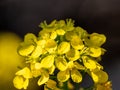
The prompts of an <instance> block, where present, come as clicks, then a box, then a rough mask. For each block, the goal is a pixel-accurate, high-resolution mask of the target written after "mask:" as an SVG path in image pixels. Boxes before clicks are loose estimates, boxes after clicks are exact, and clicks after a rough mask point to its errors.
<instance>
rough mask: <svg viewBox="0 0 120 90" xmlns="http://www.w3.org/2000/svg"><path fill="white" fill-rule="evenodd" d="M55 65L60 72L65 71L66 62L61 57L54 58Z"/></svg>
mask: <svg viewBox="0 0 120 90" xmlns="http://www.w3.org/2000/svg"><path fill="white" fill-rule="evenodd" d="M55 65H56V67H57V68H58V69H59V70H61V71H64V70H66V69H67V61H66V59H64V58H63V57H58V58H56V60H55Z"/></svg>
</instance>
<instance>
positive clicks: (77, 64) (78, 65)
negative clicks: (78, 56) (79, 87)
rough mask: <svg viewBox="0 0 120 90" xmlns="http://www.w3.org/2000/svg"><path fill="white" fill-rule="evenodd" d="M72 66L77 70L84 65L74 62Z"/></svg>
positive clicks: (82, 68) (83, 68)
mask: <svg viewBox="0 0 120 90" xmlns="http://www.w3.org/2000/svg"><path fill="white" fill-rule="evenodd" d="M74 66H75V67H76V68H77V69H79V70H85V67H84V66H83V65H81V64H79V63H78V62H74Z"/></svg>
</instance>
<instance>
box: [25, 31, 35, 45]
mask: <svg viewBox="0 0 120 90" xmlns="http://www.w3.org/2000/svg"><path fill="white" fill-rule="evenodd" d="M36 41H37V37H36V36H35V35H34V34H33V33H28V34H26V35H25V37H24V42H25V43H26V44H33V43H34V42H36Z"/></svg>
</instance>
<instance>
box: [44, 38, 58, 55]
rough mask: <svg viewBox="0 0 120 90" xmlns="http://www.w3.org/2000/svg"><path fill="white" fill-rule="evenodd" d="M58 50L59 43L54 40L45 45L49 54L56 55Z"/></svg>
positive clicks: (49, 40)
mask: <svg viewBox="0 0 120 90" xmlns="http://www.w3.org/2000/svg"><path fill="white" fill-rule="evenodd" d="M56 49H57V43H56V42H55V41H54V40H53V39H48V40H47V41H46V44H45V50H47V51H48V52H49V53H55V50H56Z"/></svg>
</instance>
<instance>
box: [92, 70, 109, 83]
mask: <svg viewBox="0 0 120 90" xmlns="http://www.w3.org/2000/svg"><path fill="white" fill-rule="evenodd" d="M91 76H92V79H93V81H94V82H95V83H105V82H106V81H107V80H108V74H107V73H106V72H104V71H102V70H97V71H94V72H92V73H91Z"/></svg>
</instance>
